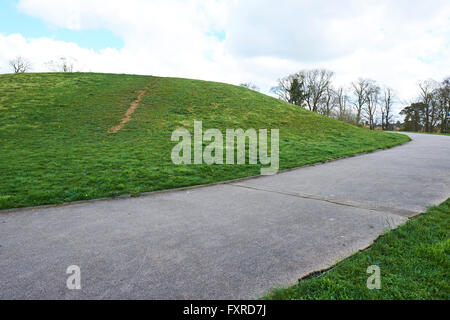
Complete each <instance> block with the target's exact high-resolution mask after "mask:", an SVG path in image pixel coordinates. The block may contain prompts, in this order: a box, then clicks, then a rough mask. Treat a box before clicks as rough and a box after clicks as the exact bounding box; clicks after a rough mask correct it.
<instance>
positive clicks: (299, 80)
mask: <svg viewBox="0 0 450 320" xmlns="http://www.w3.org/2000/svg"><path fill="white" fill-rule="evenodd" d="M270 91H271V92H273V93H275V94H276V95H277V96H278V98H280V99H281V100H284V101H286V102H289V103H292V104H295V105H297V106H300V107H304V104H305V99H306V93H305V81H304V76H303V75H302V74H300V73H294V74H290V75H288V76H287V77H284V78H281V79H278V86H276V87H273V88H271V90H270Z"/></svg>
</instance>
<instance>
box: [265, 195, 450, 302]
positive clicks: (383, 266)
mask: <svg viewBox="0 0 450 320" xmlns="http://www.w3.org/2000/svg"><path fill="white" fill-rule="evenodd" d="M449 232H450V199H448V200H447V201H446V202H444V203H443V204H441V205H440V206H437V207H433V208H430V209H429V210H428V211H427V213H426V214H424V215H422V216H420V217H418V218H417V219H414V220H410V221H408V222H407V224H405V225H403V226H401V227H399V228H398V229H396V230H393V231H390V232H388V233H387V234H385V235H383V236H382V237H380V238H379V239H378V240H377V241H375V243H374V244H373V245H372V246H371V247H370V248H369V249H367V250H364V251H361V252H359V253H357V254H355V255H353V256H351V257H350V258H348V259H346V260H344V261H342V262H340V263H338V264H337V265H336V266H335V267H334V268H333V269H331V270H330V271H328V272H326V273H323V274H321V275H320V276H318V277H314V278H311V279H307V280H303V281H300V282H299V283H298V284H297V285H295V286H293V287H290V288H285V289H276V290H273V291H272V292H271V293H269V294H268V295H267V296H266V297H265V299H276V300H286V299H289V300H290V299H327V300H328V299H446V300H447V299H449V298H450V283H449V279H450V238H449ZM370 265H378V266H379V267H380V270H381V289H380V290H376V289H375V290H369V289H367V286H366V281H367V278H368V277H369V276H370V275H369V274H367V273H366V270H367V267H368V266H370Z"/></svg>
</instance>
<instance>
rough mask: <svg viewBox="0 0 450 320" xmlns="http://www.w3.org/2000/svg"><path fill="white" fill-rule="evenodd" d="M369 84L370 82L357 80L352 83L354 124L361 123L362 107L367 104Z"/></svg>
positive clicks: (361, 79)
mask: <svg viewBox="0 0 450 320" xmlns="http://www.w3.org/2000/svg"><path fill="white" fill-rule="evenodd" d="M369 84H370V80H367V79H363V78H359V79H358V81H356V82H352V84H351V86H352V91H353V105H354V106H355V109H356V124H357V125H358V124H359V123H360V121H361V113H362V110H363V107H364V105H365V104H366V103H367V93H366V91H367V88H368V86H369Z"/></svg>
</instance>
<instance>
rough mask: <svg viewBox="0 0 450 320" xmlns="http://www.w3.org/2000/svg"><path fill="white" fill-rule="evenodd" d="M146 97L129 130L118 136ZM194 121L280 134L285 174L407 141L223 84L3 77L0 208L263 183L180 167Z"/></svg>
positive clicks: (229, 168) (235, 171) (214, 169)
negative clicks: (181, 140)
mask: <svg viewBox="0 0 450 320" xmlns="http://www.w3.org/2000/svg"><path fill="white" fill-rule="evenodd" d="M142 90H145V94H142ZM138 96H139V97H140V98H141V100H140V102H139V104H138V105H137V107H136V109H135V111H134V113H133V114H132V115H131V116H130V121H129V122H127V123H126V124H124V125H123V127H122V128H121V130H119V131H117V132H115V133H112V132H111V128H113V127H115V126H117V125H119V124H120V123H121V120H122V119H123V118H124V117H125V114H126V112H127V110H128V109H129V108H130V105H131V104H132V102H133V101H135V100H136V99H137V98H138ZM194 120H201V121H203V128H204V130H205V129H207V128H218V129H220V130H221V131H222V132H225V129H227V128H230V129H237V128H242V129H244V130H245V129H249V128H255V129H259V128H264V129H272V128H275V129H276V128H278V129H279V130H280V169H287V168H292V167H297V166H302V165H305V164H310V163H314V162H318V161H325V160H329V159H333V158H338V157H343V156H348V155H352V154H356V153H361V152H367V151H371V150H375V149H379V148H386V147H390V146H394V145H397V144H400V143H403V142H405V141H407V140H408V138H407V137H406V136H403V135H399V134H389V133H384V132H370V131H368V130H365V129H361V128H357V127H354V126H351V125H348V124H345V123H342V122H339V121H336V120H333V119H330V118H327V117H324V116H320V115H317V114H314V113H312V112H309V111H306V110H303V109H301V108H299V107H296V106H293V105H290V104H287V103H285V102H282V101H279V100H277V99H274V98H271V97H269V96H266V95H263V94H260V93H257V92H254V91H251V90H248V89H245V88H242V87H237V86H232V85H228V84H223V83H216V82H206V81H199V80H188V79H175V78H158V77H150V76H132V75H114V74H92V73H56V74H18V75H0V175H1V177H0V209H6V208H13V207H23V206H33V205H41V204H51V203H62V202H69V201H75V200H84V199H93V198H99V197H109V196H116V195H120V194H139V193H141V192H146V191H153V190H161V189H168V188H175V187H182V186H189V185H196V184H204V183H211V182H216V181H221V180H227V179H232V178H238V177H245V176H251V175H257V174H259V172H260V165H249V164H246V165H226V164H224V165H212V166H209V165H206V164H205V165H175V164H173V163H172V161H171V150H172V148H173V147H174V146H175V145H176V144H177V142H172V141H171V134H172V131H173V130H174V129H177V128H180V127H184V128H187V129H189V130H190V131H192V130H193V124H194Z"/></svg>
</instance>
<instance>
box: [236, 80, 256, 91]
mask: <svg viewBox="0 0 450 320" xmlns="http://www.w3.org/2000/svg"><path fill="white" fill-rule="evenodd" d="M239 86H241V87H244V88H247V89H250V90H253V91H259V88H258V87H257V86H256V85H255V84H254V83H251V82H243V83H241V84H239Z"/></svg>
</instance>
